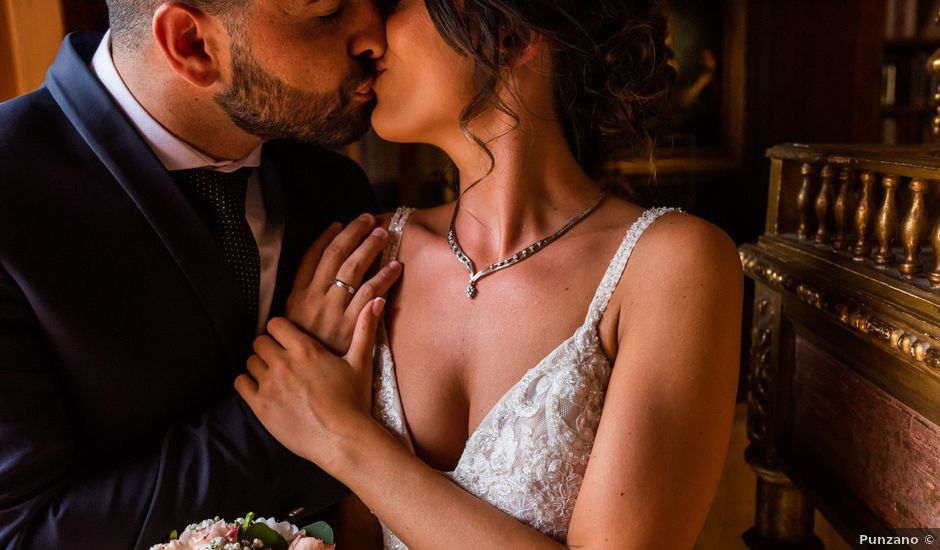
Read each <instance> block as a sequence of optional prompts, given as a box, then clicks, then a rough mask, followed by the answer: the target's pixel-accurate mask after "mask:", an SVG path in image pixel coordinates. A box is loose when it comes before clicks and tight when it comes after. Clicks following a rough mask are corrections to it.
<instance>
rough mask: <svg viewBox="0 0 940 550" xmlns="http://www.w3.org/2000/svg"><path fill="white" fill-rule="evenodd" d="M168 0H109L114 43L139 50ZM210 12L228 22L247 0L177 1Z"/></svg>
mask: <svg viewBox="0 0 940 550" xmlns="http://www.w3.org/2000/svg"><path fill="white" fill-rule="evenodd" d="M167 1H168V0H107V2H108V20H109V25H110V26H111V37H112V42H113V44H114V45H115V46H116V47H118V48H120V49H124V50H127V51H135V50H137V49H138V48H139V47H140V46H141V45H143V44H148V43H149V40H150V22H151V21H152V20H153V14H154V12H155V11H157V8H159V7H160V6H161V5H163V4H165V3H167ZM177 1H179V3H180V4H186V5H188V6H192V7H194V8H196V9H199V10H202V11H204V12H206V13H209V14H212V15H215V16H217V17H220V18H222V19H223V21H225V22H226V23H228V22H230V21H231V20H232V18H231V16H232V15H234V14H235V13H238V12H239V11H240V9H239V8H242V9H244V7H245V4H247V2H246V1H245V0H177Z"/></svg>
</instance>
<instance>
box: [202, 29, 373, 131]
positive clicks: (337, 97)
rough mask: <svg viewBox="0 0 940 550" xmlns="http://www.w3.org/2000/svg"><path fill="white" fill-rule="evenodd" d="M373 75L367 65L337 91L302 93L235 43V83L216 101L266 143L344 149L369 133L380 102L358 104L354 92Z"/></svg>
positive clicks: (344, 82)
mask: <svg viewBox="0 0 940 550" xmlns="http://www.w3.org/2000/svg"><path fill="white" fill-rule="evenodd" d="M370 76H372V75H371V74H370V71H369V70H368V69H366V68H365V67H361V69H360V70H357V71H353V72H351V73H350V74H349V75H348V76H347V77H346V78H345V79H344V80H343V82H341V83H340V85H339V87H338V89H337V90H335V91H332V92H326V93H314V92H305V91H303V90H298V89H297V88H294V87H293V86H290V85H289V84H287V83H285V82H284V81H282V80H280V79H279V78H277V77H275V76H273V75H271V74H269V73H267V72H266V71H265V70H264V69H263V68H262V67H261V66H260V65H259V64H258V63H256V62H255V60H254V59H253V58H252V56H251V54H250V53H249V52H248V50H247V48H245V47H243V46H242V45H241V44H239V43H238V42H237V41H236V42H235V43H233V45H232V84H231V86H229V87H228V89H226V90H225V91H223V92H221V93H219V94H217V95H216V96H215V101H216V103H218V104H219V106H221V107H222V109H223V110H224V111H225V112H226V114H228V116H229V117H230V118H231V119H232V122H234V123H235V124H236V125H237V126H238V127H239V128H241V129H242V130H244V131H246V132H248V133H250V134H253V135H256V136H258V137H260V138H262V139H264V140H270V139H279V138H294V139H298V140H300V141H303V142H306V143H313V144H316V145H322V146H324V147H339V146H341V145H346V144H347V143H351V142H353V141H355V140H356V139H358V138H359V137H360V136H362V134H364V133H365V132H366V130H368V129H369V121H370V117H371V114H372V109H373V108H374V107H375V99H373V100H371V101H368V102H358V101H357V102H353V101H352V98H353V94H354V93H355V90H356V89H357V88H358V87H359V86H361V85H362V83H363V82H364V81H365V80H367V79H368V78H369V77H370Z"/></svg>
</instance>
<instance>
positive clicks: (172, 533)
mask: <svg viewBox="0 0 940 550" xmlns="http://www.w3.org/2000/svg"><path fill="white" fill-rule="evenodd" d="M178 538H180V535H179V533H177V532H176V529H173V530H172V531H170V540H176V539H178Z"/></svg>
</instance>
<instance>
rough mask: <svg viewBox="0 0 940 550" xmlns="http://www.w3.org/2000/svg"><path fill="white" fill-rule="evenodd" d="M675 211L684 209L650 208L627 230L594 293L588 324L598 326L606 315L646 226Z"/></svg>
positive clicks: (586, 322)
mask: <svg viewBox="0 0 940 550" xmlns="http://www.w3.org/2000/svg"><path fill="white" fill-rule="evenodd" d="M673 211H675V212H682V209H681V208H672V207H665V206H660V207H654V208H650V209H647V210H646V211H645V212H643V213H642V214H640V217H639V218H637V220H636V221H635V222H633V225H631V226H630V229H628V230H627V234H626V235H625V236H624V238H623V241H622V242H621V243H620V248H618V249H617V253H616V254H614V258H613V259H612V260H611V261H610V266H609V267H608V268H607V272H606V273H604V278H603V279H601V284H600V285H599V286H598V287H597V291H596V292H595V293H594V299H593V300H592V301H591V307H590V308H588V313H587V318H586V319H585V320H584V323H585V324H586V325H587V324H590V325H591V326H597V324H598V323H599V322H600V320H601V316H602V315H604V311H606V310H607V304H608V303H609V302H610V297H611V296H612V295H613V294H614V289H616V288H617V283H619V282H620V278H621V276H623V271H624V269H626V267H627V261H628V260H629V259H630V254H631V253H632V252H633V248H634V247H635V246H636V243H637V241H638V240H639V239H640V235H642V234H643V232H644V231H646V228H647V227H649V226H650V224H652V223H653V222H654V221H655V220H656V218H658V217H660V216H662V215H663V214H665V213H666V212H673Z"/></svg>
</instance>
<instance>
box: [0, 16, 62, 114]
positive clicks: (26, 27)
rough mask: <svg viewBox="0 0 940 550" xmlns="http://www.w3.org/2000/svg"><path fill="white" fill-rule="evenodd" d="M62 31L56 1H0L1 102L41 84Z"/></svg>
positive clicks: (53, 56)
mask: <svg viewBox="0 0 940 550" xmlns="http://www.w3.org/2000/svg"><path fill="white" fill-rule="evenodd" d="M63 34H64V32H63V26H62V7H61V5H60V3H59V0H0V101H5V100H7V99H10V98H12V97H15V96H17V95H20V94H24V93H26V92H29V91H32V90H34V89H36V88H38V87H39V85H40V84H42V81H43V80H44V79H45V76H46V69H48V68H49V65H50V64H52V60H53V59H54V58H55V54H56V52H57V51H58V49H59V43H60V42H61V41H62V36H63Z"/></svg>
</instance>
